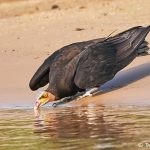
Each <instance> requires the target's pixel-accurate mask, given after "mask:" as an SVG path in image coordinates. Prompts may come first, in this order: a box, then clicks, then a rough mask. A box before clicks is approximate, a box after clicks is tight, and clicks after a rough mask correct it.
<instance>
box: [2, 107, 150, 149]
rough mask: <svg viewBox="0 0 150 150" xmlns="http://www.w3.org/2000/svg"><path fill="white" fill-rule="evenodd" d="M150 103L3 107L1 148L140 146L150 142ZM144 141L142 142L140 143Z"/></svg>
mask: <svg viewBox="0 0 150 150" xmlns="http://www.w3.org/2000/svg"><path fill="white" fill-rule="evenodd" d="M149 123H150V107H148V106H105V107H104V106H97V107H95V106H87V107H62V106H61V107H58V108H55V109H54V108H44V109H42V111H41V116H40V117H39V118H35V117H34V112H33V109H4V108H3V109H0V150H16V149H17V150H47V149H49V150H51V149H52V150H126V149H128V150H138V149H143V148H140V147H141V146H143V147H144V149H148V148H146V146H148V145H146V144H148V143H149V144H150V124H149ZM139 144H142V145H139Z"/></svg>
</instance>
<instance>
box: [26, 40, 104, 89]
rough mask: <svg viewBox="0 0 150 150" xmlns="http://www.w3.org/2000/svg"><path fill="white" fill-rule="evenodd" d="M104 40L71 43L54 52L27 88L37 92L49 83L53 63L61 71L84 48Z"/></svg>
mask: <svg viewBox="0 0 150 150" xmlns="http://www.w3.org/2000/svg"><path fill="white" fill-rule="evenodd" d="M104 39H105V38H99V39H94V40H89V41H83V42H77V43H72V44H70V45H67V46H64V47H62V48H61V49H59V50H57V51H55V52H54V53H53V54H52V55H51V56H49V57H48V58H47V59H46V60H45V61H44V63H43V64H42V65H41V66H40V67H39V68H38V70H37V71H36V72H35V74H34V75H33V77H32V79H31V80H30V83H29V87H30V88H31V90H37V89H38V88H40V87H43V86H45V85H46V84H48V83H49V73H50V70H51V69H52V68H51V66H52V64H53V63H54V62H55V64H57V68H60V69H61V68H62V67H64V66H65V64H67V63H68V62H69V61H70V60H71V59H72V58H74V57H75V56H76V55H78V54H79V53H80V52H81V51H82V49H83V48H84V47H85V46H87V45H89V44H91V43H96V42H100V41H103V40H104ZM54 69H55V68H54Z"/></svg>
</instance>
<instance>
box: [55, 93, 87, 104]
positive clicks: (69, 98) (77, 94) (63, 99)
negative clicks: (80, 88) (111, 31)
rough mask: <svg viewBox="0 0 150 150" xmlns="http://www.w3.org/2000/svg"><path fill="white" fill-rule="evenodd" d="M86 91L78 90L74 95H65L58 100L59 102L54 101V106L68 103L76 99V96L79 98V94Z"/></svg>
mask: <svg viewBox="0 0 150 150" xmlns="http://www.w3.org/2000/svg"><path fill="white" fill-rule="evenodd" d="M84 93H85V92H78V93H76V94H75V95H73V96H68V97H64V98H62V99H60V100H58V101H57V102H55V103H53V105H52V106H53V107H57V106H58V105H61V104H65V103H68V102H70V101H72V100H76V98H78V97H79V96H81V95H83V94H84Z"/></svg>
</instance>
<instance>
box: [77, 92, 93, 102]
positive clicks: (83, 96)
mask: <svg viewBox="0 0 150 150" xmlns="http://www.w3.org/2000/svg"><path fill="white" fill-rule="evenodd" d="M91 96H93V94H91V93H90V92H86V93H85V94H83V95H81V96H79V97H77V98H76V100H80V99H82V98H85V97H91Z"/></svg>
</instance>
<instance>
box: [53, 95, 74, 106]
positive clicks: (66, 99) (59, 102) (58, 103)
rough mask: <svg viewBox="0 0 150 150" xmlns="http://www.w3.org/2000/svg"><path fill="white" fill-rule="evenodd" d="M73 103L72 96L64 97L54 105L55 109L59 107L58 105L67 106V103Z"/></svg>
mask: <svg viewBox="0 0 150 150" xmlns="http://www.w3.org/2000/svg"><path fill="white" fill-rule="evenodd" d="M70 101H72V97H71V96H68V97H64V98H62V99H60V100H58V101H57V102H55V103H53V105H52V106H53V107H57V106H58V105H61V104H65V103H67V102H70Z"/></svg>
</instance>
